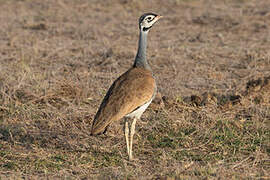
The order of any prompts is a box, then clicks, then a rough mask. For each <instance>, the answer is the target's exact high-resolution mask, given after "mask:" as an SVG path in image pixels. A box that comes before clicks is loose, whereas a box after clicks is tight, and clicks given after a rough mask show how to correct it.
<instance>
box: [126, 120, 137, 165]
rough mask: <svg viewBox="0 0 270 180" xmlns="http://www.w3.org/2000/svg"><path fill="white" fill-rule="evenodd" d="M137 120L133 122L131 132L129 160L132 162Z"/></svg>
mask: <svg viewBox="0 0 270 180" xmlns="http://www.w3.org/2000/svg"><path fill="white" fill-rule="evenodd" d="M136 121H137V118H134V119H133V122H132V124H131V130H130V147H129V154H128V156H129V160H132V159H133V157H132V143H133V136H134V134H135V125H136Z"/></svg>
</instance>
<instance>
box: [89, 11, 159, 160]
mask: <svg viewBox="0 0 270 180" xmlns="http://www.w3.org/2000/svg"><path fill="white" fill-rule="evenodd" d="M161 17H162V16H159V15H156V14H154V13H146V14H143V15H142V16H141V17H140V19H139V29H140V37H139V46H138V51H137V55H136V58H135V61H134V64H133V66H132V67H131V68H130V69H129V70H128V71H127V72H125V73H124V74H122V75H121V76H120V77H119V78H118V79H116V80H115V81H114V83H113V84H112V86H111V87H110V89H109V90H108V92H107V94H106V96H105V97H104V99H103V101H102V103H101V105H100V107H99V110H98V112H97V114H96V116H95V118H94V121H93V125H92V131H91V135H98V134H102V133H104V132H106V130H107V128H108V126H109V125H110V124H111V123H112V122H114V121H118V120H120V119H121V118H123V117H128V118H133V122H132V124H131V127H130V128H129V127H128V121H127V120H126V122H125V136H126V144H127V152H128V156H129V160H132V159H133V157H132V143H133V135H134V133H135V124H136V121H137V119H140V117H141V115H142V114H143V112H144V111H145V110H146V108H147V107H148V106H149V104H150V103H151V101H152V100H153V98H154V97H155V94H156V90H157V87H156V82H155V79H154V77H153V74H152V70H151V68H150V66H149V64H148V62H147V59H146V47H147V35H148V32H149V30H150V29H151V28H152V26H153V25H154V24H155V23H156V22H157V21H158V20H159V19H160V18H161ZM129 137H130V141H129Z"/></svg>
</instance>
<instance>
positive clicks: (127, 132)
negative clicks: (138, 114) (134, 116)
mask: <svg viewBox="0 0 270 180" xmlns="http://www.w3.org/2000/svg"><path fill="white" fill-rule="evenodd" d="M125 136H126V144H127V153H128V155H129V139H128V136H129V128H128V121H127V119H126V122H125Z"/></svg>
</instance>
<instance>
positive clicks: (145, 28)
mask: <svg viewBox="0 0 270 180" xmlns="http://www.w3.org/2000/svg"><path fill="white" fill-rule="evenodd" d="M151 27H152V26H149V27H143V29H142V30H143V31H148V30H149V29H150V28H151Z"/></svg>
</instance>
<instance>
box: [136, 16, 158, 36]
mask: <svg viewBox="0 0 270 180" xmlns="http://www.w3.org/2000/svg"><path fill="white" fill-rule="evenodd" d="M161 17H162V16H159V15H157V14H154V13H145V14H143V15H142V16H141V17H140V19H139V28H140V30H141V31H143V32H148V31H149V30H150V29H151V27H152V26H153V25H154V24H155V23H156V22H157V21H158V20H159V19H160V18H161Z"/></svg>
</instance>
